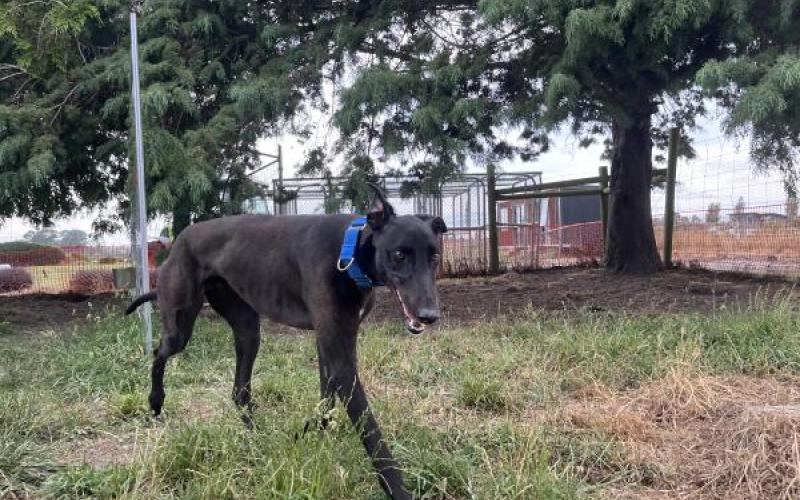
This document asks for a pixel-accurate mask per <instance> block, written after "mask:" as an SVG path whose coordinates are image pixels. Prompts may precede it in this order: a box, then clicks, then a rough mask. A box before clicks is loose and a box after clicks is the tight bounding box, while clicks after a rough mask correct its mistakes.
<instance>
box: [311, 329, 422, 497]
mask: <svg viewBox="0 0 800 500" xmlns="http://www.w3.org/2000/svg"><path fill="white" fill-rule="evenodd" d="M357 331H358V326H357V324H356V325H355V327H354V328H352V331H348V332H344V331H342V330H341V326H339V327H338V328H334V329H332V330H327V329H320V330H319V331H318V334H319V337H318V348H319V356H320V359H319V362H320V384H321V386H322V395H323V397H325V395H327V394H332V393H333V392H335V393H336V394H337V395H338V396H339V399H341V400H342V402H343V403H344V404H345V407H346V408H347V415H348V416H349V417H350V421H351V422H353V425H355V426H356V428H357V429H358V431H359V434H360V436H361V442H362V443H363V444H364V448H366V450H367V454H368V455H369V457H370V458H371V459H372V465H373V466H374V467H375V470H376V471H377V472H378V481H379V482H380V485H381V488H383V490H384V491H385V492H386V494H387V495H389V497H390V498H394V499H410V498H411V495H409V493H408V492H407V491H406V489H405V487H404V486H403V475H402V474H401V473H400V468H399V466H398V465H397V462H396V461H395V459H394V457H392V452H391V451H389V447H388V446H387V445H386V442H385V441H384V440H383V437H382V436H381V431H380V429H379V428H378V422H377V421H376V420H375V417H374V416H373V414H372V411H371V410H370V408H369V403H368V402H367V395H366V393H365V392H364V387H363V386H362V385H361V380H360V379H359V377H358V371H357V367H356V334H357Z"/></svg>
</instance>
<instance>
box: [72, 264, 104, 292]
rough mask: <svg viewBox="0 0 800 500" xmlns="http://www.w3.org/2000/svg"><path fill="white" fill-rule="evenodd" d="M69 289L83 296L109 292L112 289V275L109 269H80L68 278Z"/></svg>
mask: <svg viewBox="0 0 800 500" xmlns="http://www.w3.org/2000/svg"><path fill="white" fill-rule="evenodd" d="M69 289H70V291H72V292H76V293H85V294H91V293H99V292H110V291H111V290H113V289H114V275H113V273H112V272H111V270H110V269H82V270H80V271H78V272H76V273H75V274H73V275H72V278H70V280H69Z"/></svg>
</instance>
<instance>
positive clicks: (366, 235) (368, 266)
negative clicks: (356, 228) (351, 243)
mask: <svg viewBox="0 0 800 500" xmlns="http://www.w3.org/2000/svg"><path fill="white" fill-rule="evenodd" d="M373 236H374V231H373V230H372V228H371V227H369V226H367V227H365V228H364V229H363V230H362V231H361V237H360V238H358V246H357V247H356V252H355V257H356V259H358V265H359V266H361V270H362V271H364V274H366V275H367V277H368V278H369V279H371V280H372V281H381V280H382V279H383V276H381V275H380V274H379V273H378V268H377V266H376V265H375V245H373V244H372V239H373Z"/></svg>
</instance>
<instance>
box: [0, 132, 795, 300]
mask: <svg viewBox="0 0 800 500" xmlns="http://www.w3.org/2000/svg"><path fill="white" fill-rule="evenodd" d="M721 140H722V139H721V138H720V139H718V141H721ZM716 146H717V144H716V143H715V142H714V141H713V140H712V141H709V142H706V143H700V144H698V145H697V149H698V155H697V158H695V159H692V160H681V161H678V162H676V177H675V183H674V188H675V195H674V212H673V213H674V217H673V226H674V230H673V234H672V237H671V241H672V252H671V254H672V261H673V263H676V264H680V265H683V266H686V267H698V268H703V269H708V270H712V271H735V272H743V273H748V274H754V275H773V276H781V277H786V278H790V279H796V278H798V277H800V219H798V201H797V199H796V198H794V197H791V196H787V194H786V193H787V190H786V189H785V188H786V184H785V178H783V177H782V176H781V175H779V174H776V173H775V172H758V171H755V170H754V167H753V165H752V162H751V161H750V159H749V157H748V154H747V151H745V150H738V151H735V152H730V148H721V149H723V150H724V151H725V152H724V153H719V154H718V153H716V152H715V148H716ZM665 178H666V170H665V169H656V170H655V171H654V178H653V186H654V187H653V188H652V206H653V224H654V231H655V236H656V242H657V244H658V245H659V247H660V250H661V251H662V252H663V250H664V243H665V241H668V240H670V238H669V235H667V234H665V225H666V224H665V222H666V221H665V214H667V213H669V209H668V207H667V203H666V202H667V199H668V197H667V195H666V192H665V189H664V185H665ZM347 182H348V179H346V178H342V177H324V178H293V179H283V180H282V181H277V180H276V181H273V182H272V184H271V185H270V189H269V191H270V192H271V193H275V192H282V193H284V197H283V199H282V200H283V201H282V202H281V203H279V202H278V201H276V200H275V199H273V198H272V197H267V198H260V199H252V200H249V201H248V202H247V203H246V204H245V206H244V209H245V211H247V212H250V213H279V214H280V213H282V214H312V213H330V212H343V213H349V212H353V211H354V208H353V206H352V204H351V202H350V201H349V200H348V199H346V197H345V196H343V194H342V193H343V189H344V188H345V186H346V185H347ZM378 183H379V184H380V185H381V187H382V188H383V189H384V190H385V192H386V195H387V197H388V199H389V201H390V202H391V203H392V204H393V205H394V206H395V208H396V209H397V212H398V213H401V214H411V213H427V214H432V215H438V216H441V217H442V218H443V219H444V220H445V223H446V224H447V226H448V229H449V231H448V232H447V233H446V234H445V235H443V253H444V254H443V261H442V275H444V276H455V277H458V276H468V275H479V274H488V273H491V272H494V270H493V269H492V265H491V264H492V250H493V247H494V248H496V255H497V269H496V271H505V270H517V271H525V270H535V269H543V268H549V267H558V266H570V265H587V264H588V265H596V264H598V263H599V262H600V261H601V260H602V257H603V248H604V220H605V214H606V212H607V202H608V200H607V197H608V194H607V172H606V171H605V170H604V169H603V168H600V169H599V172H598V175H597V176H595V177H591V178H581V179H569V178H562V179H558V178H556V179H552V177H551V178H549V179H546V182H545V179H543V175H542V173H541V172H535V171H531V172H518V173H517V172H515V173H511V172H503V173H497V174H495V182H494V186H493V188H494V189H493V190H492V189H490V181H489V176H488V175H487V174H486V173H469V174H461V175H457V176H454V177H452V178H450V179H448V180H446V181H444V182H441V183H440V184H438V185H436V186H434V187H433V188H432V189H431V187H430V186H426V187H427V189H420V185H419V179H417V178H415V177H402V176H401V177H393V176H383V177H379V178H378ZM491 206H494V208H493V209H490V207H491ZM163 223H164V221H161V225H163ZM491 227H496V230H495V233H494V234H495V235H496V243H495V244H494V245H493V241H492V238H491V233H492V231H491V229H490V228H491ZM152 229H153V228H152V227H151V230H152ZM151 234H155V233H151ZM0 236H4V235H0ZM3 239H12V238H8V237H4V238H3ZM149 247H150V248H149V251H148V260H149V262H148V267H149V268H150V276H151V277H150V283H151V285H155V283H156V281H157V271H156V268H157V266H158V263H159V258H158V257H157V255H159V253H160V252H163V251H164V248H163V245H160V244H159V242H158V241H157V240H156V238H155V237H153V238H150V243H149ZM133 266H134V264H133V262H132V260H131V248H130V245H127V244H111V245H94V244H89V245H60V246H54V245H40V246H36V245H32V244H30V243H27V244H26V242H24V241H23V242H12V243H4V244H0V294H19V293H38V292H44V293H60V292H77V293H96V292H106V291H112V290H119V289H122V288H125V287H126V286H127V285H126V283H127V282H126V279H127V280H129V279H130V277H131V276H130V270H131V269H132V268H133ZM126 273H127V274H126Z"/></svg>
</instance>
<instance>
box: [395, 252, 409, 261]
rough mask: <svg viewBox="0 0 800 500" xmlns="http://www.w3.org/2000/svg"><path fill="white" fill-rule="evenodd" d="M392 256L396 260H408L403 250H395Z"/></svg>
mask: <svg viewBox="0 0 800 500" xmlns="http://www.w3.org/2000/svg"><path fill="white" fill-rule="evenodd" d="M392 258H393V259H394V261H395V262H404V261H405V260H406V254H404V253H403V252H402V250H395V251H394V253H393V254H392Z"/></svg>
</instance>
